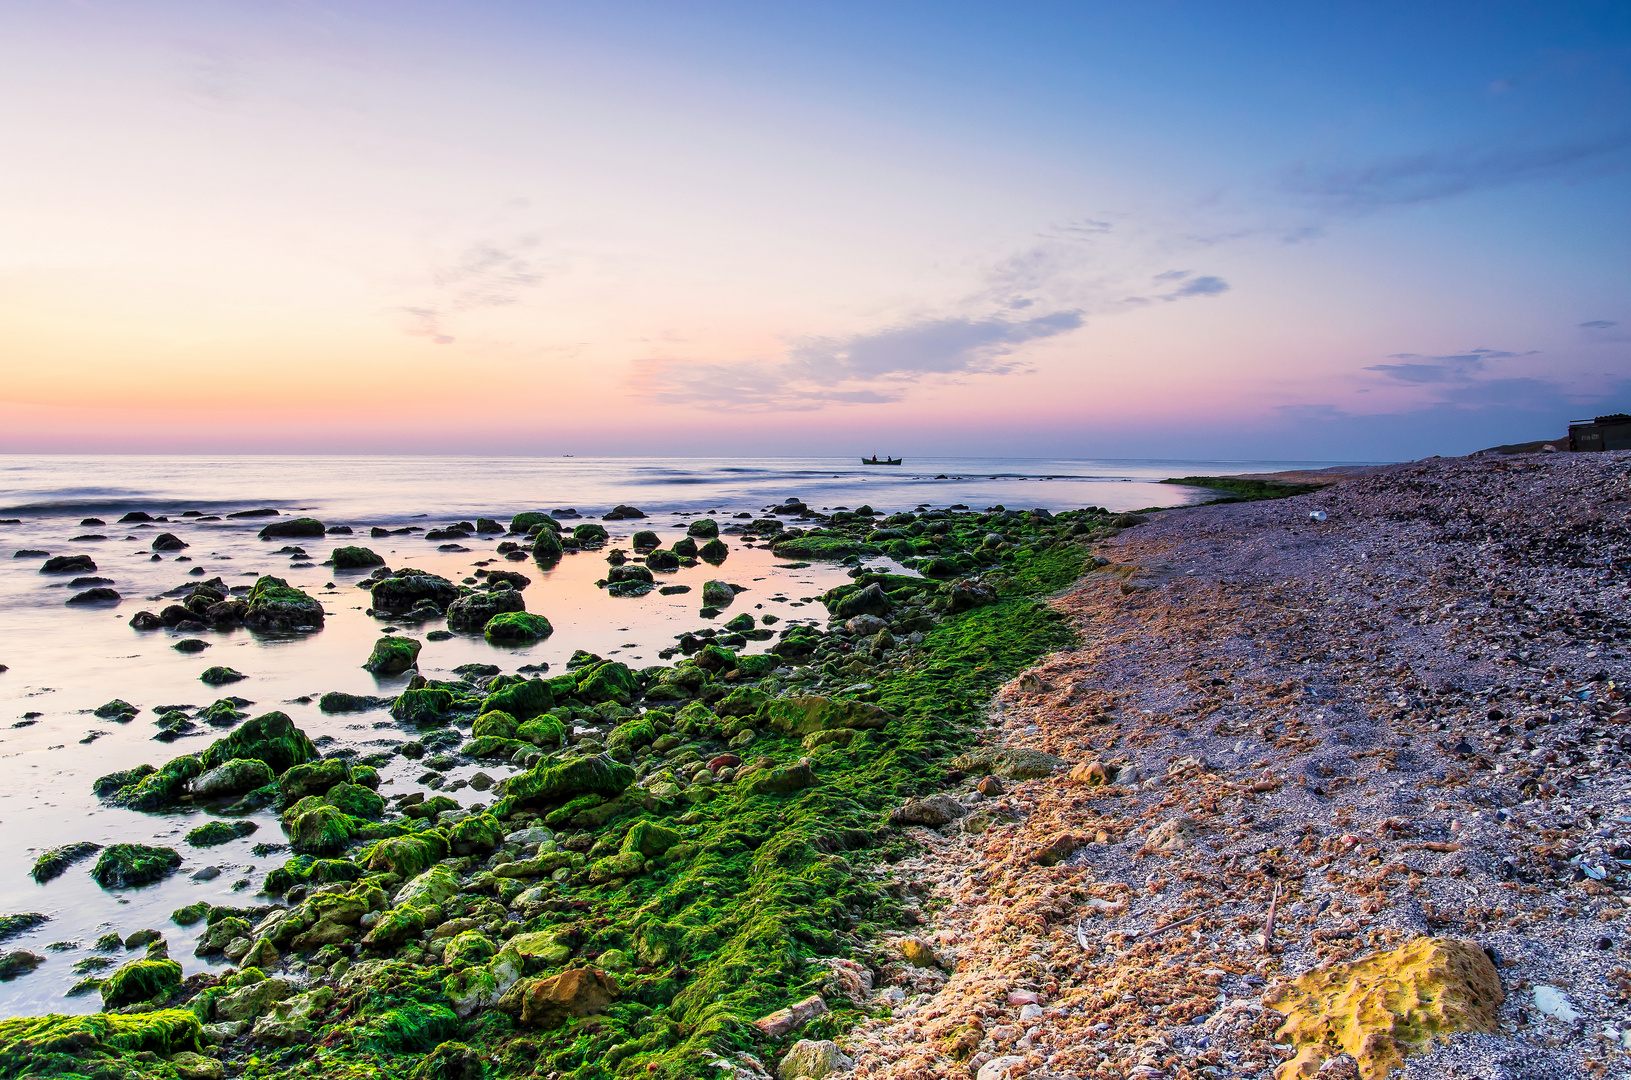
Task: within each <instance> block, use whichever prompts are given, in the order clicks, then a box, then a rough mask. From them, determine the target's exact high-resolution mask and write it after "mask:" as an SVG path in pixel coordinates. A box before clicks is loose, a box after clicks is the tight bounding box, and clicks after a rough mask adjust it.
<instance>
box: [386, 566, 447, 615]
mask: <svg viewBox="0 0 1631 1080" xmlns="http://www.w3.org/2000/svg"><path fill="white" fill-rule="evenodd" d="M372 595H373V598H374V609H375V610H376V611H383V612H387V613H391V614H402V613H405V612H409V611H412V610H413V609H414V608H415V607H417V606H419V605H420V604H428V605H429V606H431V607H434V608H435V609H436V610H437V611H441V612H445V611H446V610H447V608H448V605H449V604H451V603H453V602H454V601H455V600H457V599H458V598H459V587H458V586H457V585H455V584H453V583H452V582H451V581H449V580H447V578H445V577H439V576H437V575H436V574H427V573H424V572H423V571H419V570H407V569H404V570H398V571H397V572H396V573H394V574H392V575H391V576H390V577H387V578H381V579H380V580H379V581H377V582H375V583H374V588H373V593H372Z"/></svg>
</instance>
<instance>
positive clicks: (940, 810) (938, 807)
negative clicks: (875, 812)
mask: <svg viewBox="0 0 1631 1080" xmlns="http://www.w3.org/2000/svg"><path fill="white" fill-rule="evenodd" d="M967 812H968V811H966V810H965V809H964V808H963V804H962V803H960V802H958V801H957V800H956V799H954V798H952V797H951V796H950V795H946V794H944V793H942V794H939V795H930V796H929V797H928V798H926V799H910V800H908V801H907V802H906V803H905V804H904V805H903V806H899V807H897V808H896V809H894V810H893V811H891V812H890V814H889V824H891V825H926V826H928V827H929V828H931V829H938V828H939V827H940V826H942V825H949V824H950V823H951V822H953V821H956V820H957V819H958V818H960V817H962V816H963V815H964V814H965V813H967Z"/></svg>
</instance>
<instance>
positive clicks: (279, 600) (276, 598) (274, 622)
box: [244, 575, 323, 631]
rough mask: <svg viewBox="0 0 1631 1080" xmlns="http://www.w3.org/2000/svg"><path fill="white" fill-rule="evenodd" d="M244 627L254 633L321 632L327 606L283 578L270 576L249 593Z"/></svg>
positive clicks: (257, 582)
mask: <svg viewBox="0 0 1631 1080" xmlns="http://www.w3.org/2000/svg"><path fill="white" fill-rule="evenodd" d="M247 599H248V601H249V608H248V610H246V611H245V612H244V625H245V626H247V627H249V628H250V629H251V630H278V631H288V630H308V629H310V630H320V629H322V627H323V605H322V603H321V602H320V601H318V600H316V599H315V598H313V597H310V596H307V595H306V594H305V593H304V592H302V591H300V590H299V589H297V588H295V587H294V586H292V585H290V584H289V583H288V582H287V581H284V580H283V579H282V578H278V577H272V576H271V575H267V576H265V577H262V578H260V579H259V580H257V581H256V582H255V585H254V587H253V588H251V589H250V590H249V596H248V598H247Z"/></svg>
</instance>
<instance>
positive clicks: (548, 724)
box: [515, 713, 566, 746]
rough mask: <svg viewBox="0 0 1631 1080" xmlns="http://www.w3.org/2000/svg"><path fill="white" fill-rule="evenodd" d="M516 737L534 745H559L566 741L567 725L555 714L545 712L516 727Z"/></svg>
mask: <svg viewBox="0 0 1631 1080" xmlns="http://www.w3.org/2000/svg"><path fill="white" fill-rule="evenodd" d="M515 737H516V738H518V739H523V740H525V741H526V742H528V743H530V744H531V745H533V746H559V745H560V744H561V743H563V742H565V741H566V725H565V724H563V723H561V721H560V720H559V718H557V717H556V716H555V715H554V714H552V713H545V714H544V715H542V716H535V717H533V718H532V719H531V720H528V721H527V722H526V723H524V724H522V725H521V726H520V727H518V728H516V729H515Z"/></svg>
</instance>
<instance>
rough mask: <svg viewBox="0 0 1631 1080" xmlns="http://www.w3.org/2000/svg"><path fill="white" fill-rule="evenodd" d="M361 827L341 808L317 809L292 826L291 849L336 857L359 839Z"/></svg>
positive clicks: (303, 852) (301, 817) (290, 828)
mask: <svg viewBox="0 0 1631 1080" xmlns="http://www.w3.org/2000/svg"><path fill="white" fill-rule="evenodd" d="M364 790H366V789H364ZM376 797H377V796H376ZM359 824H360V823H359V822H358V821H357V819H356V818H354V817H352V816H351V815H350V814H348V813H346V812H345V811H344V810H341V809H340V808H339V807H336V806H315V807H313V808H312V809H310V810H307V811H306V812H305V813H303V814H301V815H300V816H299V817H297V818H295V820H294V823H293V824H292V825H291V826H290V827H289V847H290V848H291V849H293V850H294V851H298V852H300V853H301V854H304V855H333V854H336V853H337V852H340V851H343V850H344V849H345V848H346V846H347V845H348V844H350V843H351V841H352V840H354V839H356V836H357V831H358V828H359Z"/></svg>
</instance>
